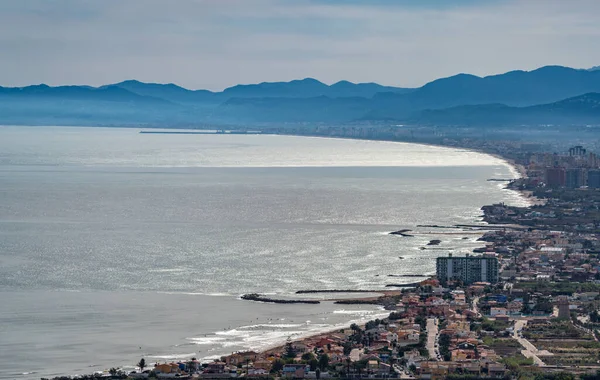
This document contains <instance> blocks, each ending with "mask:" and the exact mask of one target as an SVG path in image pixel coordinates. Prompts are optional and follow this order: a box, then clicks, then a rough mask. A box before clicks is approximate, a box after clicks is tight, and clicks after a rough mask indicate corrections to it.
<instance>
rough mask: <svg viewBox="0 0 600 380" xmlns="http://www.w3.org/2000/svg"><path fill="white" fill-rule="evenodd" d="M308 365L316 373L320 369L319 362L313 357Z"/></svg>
mask: <svg viewBox="0 0 600 380" xmlns="http://www.w3.org/2000/svg"><path fill="white" fill-rule="evenodd" d="M308 365H309V366H310V370H311V371H316V370H317V369H318V368H319V361H318V360H317V358H315V357H313V358H312V359H311V360H310V361H309V362H308Z"/></svg>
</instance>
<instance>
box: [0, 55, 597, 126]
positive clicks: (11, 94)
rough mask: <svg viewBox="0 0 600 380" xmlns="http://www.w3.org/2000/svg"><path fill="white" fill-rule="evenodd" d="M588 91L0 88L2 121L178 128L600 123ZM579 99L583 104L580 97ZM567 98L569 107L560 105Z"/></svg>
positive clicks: (549, 73)
mask: <svg viewBox="0 0 600 380" xmlns="http://www.w3.org/2000/svg"><path fill="white" fill-rule="evenodd" d="M590 93H600V70H578V69H571V68H568V67H561V66H546V67H542V68H539V69H537V70H533V71H511V72H508V73H505V74H500V75H491V76H487V77H483V78H481V77H477V76H474V75H468V74H458V75H455V76H452V77H448V78H442V79H438V80H434V81H432V82H430V83H427V84H426V85H424V86H422V87H420V88H417V89H407V88H398V87H387V86H381V85H379V84H376V83H358V84H356V83H351V82H348V81H340V82H337V83H335V84H333V85H327V84H325V83H322V82H320V81H318V80H316V79H312V78H306V79H301V80H293V81H290V82H265V83H259V84H251V85H237V86H233V87H230V88H227V89H225V90H224V91H222V92H211V91H207V90H188V89H185V88H183V87H180V86H177V85H175V84H157V83H143V82H139V81H135V80H128V81H124V82H120V83H115V84H110V85H106V86H102V87H98V88H94V87H90V86H60V87H50V86H46V85H38V86H28V87H22V88H6V87H0V123H4V124H6V123H11V124H28V123H35V124H45V123H46V124H47V123H50V124H57V123H64V124H81V125H106V124H111V125H112V124H121V123H125V124H160V125H163V126H174V125H203V124H260V123H305V122H311V123H313V122H320V123H345V122H350V121H356V120H362V121H381V120H398V121H407V120H408V121H413V122H422V123H440V124H449V123H450V124H451V123H467V124H476V123H483V122H497V123H510V122H531V123H538V122H542V121H543V122H546V121H548V117H549V115H554V117H555V118H556V120H555V121H557V120H560V121H561V122H567V121H568V120H594V117H595V113H594V112H595V111H594V109H593V108H592V109H591V110H590V109H589V108H590V107H592V105H593V104H595V103H594V101H593V100H594V99H595V98H594V95H590ZM582 94H586V95H585V97H583V98H578V96H580V95H582ZM569 98H573V99H575V100H573V99H569ZM563 99H568V102H567V100H564V102H567V103H561V102H560V101H561V100H563ZM540 104H541V106H539V108H535V107H533V108H531V107H532V106H535V105H540ZM576 105H578V106H579V107H580V108H577V107H576ZM548 107H553V108H548ZM553 110H554V111H553ZM580 116H581V117H580ZM549 123H551V121H550V122H549Z"/></svg>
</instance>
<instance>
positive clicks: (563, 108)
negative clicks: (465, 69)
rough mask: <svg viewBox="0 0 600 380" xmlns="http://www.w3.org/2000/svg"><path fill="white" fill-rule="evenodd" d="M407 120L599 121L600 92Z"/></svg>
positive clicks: (470, 107) (443, 111)
mask: <svg viewBox="0 0 600 380" xmlns="http://www.w3.org/2000/svg"><path fill="white" fill-rule="evenodd" d="M408 121H410V122H413V123H418V124H434V125H486V126H500V125H509V124H510V125H517V124H538V125H539V124H553V125H559V124H567V125H568V124H600V93H588V94H584V95H579V96H575V97H572V98H568V99H564V100H561V101H558V102H553V103H549V104H542V105H535V106H529V107H511V106H507V105H504V104H482V105H468V106H457V107H451V108H446V109H439V110H425V111H423V112H421V114H420V115H418V116H415V117H413V118H411V119H409V120H408Z"/></svg>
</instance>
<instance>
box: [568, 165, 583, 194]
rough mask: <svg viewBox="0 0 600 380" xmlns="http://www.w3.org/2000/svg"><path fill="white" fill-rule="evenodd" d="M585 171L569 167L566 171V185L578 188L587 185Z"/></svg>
mask: <svg viewBox="0 0 600 380" xmlns="http://www.w3.org/2000/svg"><path fill="white" fill-rule="evenodd" d="M584 174H585V172H584V171H583V170H582V169H577V168H573V169H567V170H566V173H565V186H567V187H569V188H571V189H576V188H579V187H581V186H585V175H584Z"/></svg>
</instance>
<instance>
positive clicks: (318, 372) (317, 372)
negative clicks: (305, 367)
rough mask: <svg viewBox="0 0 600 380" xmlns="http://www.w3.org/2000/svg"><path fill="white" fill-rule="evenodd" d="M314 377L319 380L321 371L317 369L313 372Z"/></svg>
mask: <svg viewBox="0 0 600 380" xmlns="http://www.w3.org/2000/svg"><path fill="white" fill-rule="evenodd" d="M315 376H316V377H317V380H319V379H320V378H321V370H320V369H318V368H317V370H316V371H315Z"/></svg>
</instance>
